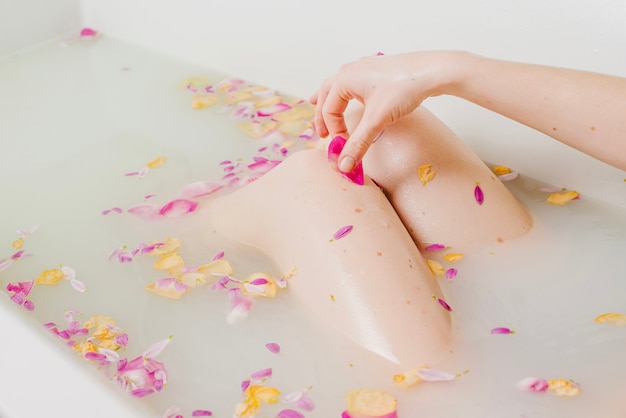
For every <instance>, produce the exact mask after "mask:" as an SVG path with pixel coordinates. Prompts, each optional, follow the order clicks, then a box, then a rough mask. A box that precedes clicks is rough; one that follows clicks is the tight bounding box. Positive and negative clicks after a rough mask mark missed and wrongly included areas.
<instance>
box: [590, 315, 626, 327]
mask: <svg viewBox="0 0 626 418" xmlns="http://www.w3.org/2000/svg"><path fill="white" fill-rule="evenodd" d="M594 321H595V322H608V323H610V324H614V325H626V315H624V314H621V313H615V312H609V313H605V314H602V315H600V316H598V317H596V319H594Z"/></svg>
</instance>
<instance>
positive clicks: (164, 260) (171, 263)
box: [153, 253, 185, 276]
mask: <svg viewBox="0 0 626 418" xmlns="http://www.w3.org/2000/svg"><path fill="white" fill-rule="evenodd" d="M153 265H154V268H155V269H157V270H167V272H168V273H169V274H170V275H172V276H177V275H178V274H179V273H180V271H181V270H182V268H183V267H184V266H185V262H184V260H183V258H182V257H181V256H180V255H178V253H171V254H165V255H162V256H161V258H159V259H158V260H157V261H155V262H154V264H153Z"/></svg>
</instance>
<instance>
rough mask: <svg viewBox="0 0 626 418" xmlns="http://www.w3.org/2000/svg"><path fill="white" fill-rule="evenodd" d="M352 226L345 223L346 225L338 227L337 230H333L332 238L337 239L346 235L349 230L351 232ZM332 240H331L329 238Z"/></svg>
mask: <svg viewBox="0 0 626 418" xmlns="http://www.w3.org/2000/svg"><path fill="white" fill-rule="evenodd" d="M353 228H354V227H353V226H352V225H346V226H342V227H341V228H339V229H338V230H337V232H335V233H334V234H333V240H338V239H341V238H343V237H345V236H346V235H348V234H349V233H350V232H352V229H353ZM331 241H332V240H331Z"/></svg>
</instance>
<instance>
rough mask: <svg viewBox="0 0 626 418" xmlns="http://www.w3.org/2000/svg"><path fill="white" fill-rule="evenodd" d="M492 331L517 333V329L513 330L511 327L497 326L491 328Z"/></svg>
mask: <svg viewBox="0 0 626 418" xmlns="http://www.w3.org/2000/svg"><path fill="white" fill-rule="evenodd" d="M491 333H492V334H515V331H513V330H512V329H510V328H505V327H496V328H493V329H492V330H491Z"/></svg>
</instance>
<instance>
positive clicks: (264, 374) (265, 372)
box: [250, 368, 272, 380]
mask: <svg viewBox="0 0 626 418" xmlns="http://www.w3.org/2000/svg"><path fill="white" fill-rule="evenodd" d="M270 377H272V369H271V368H268V369H262V370H259V371H257V372H254V373H252V374H251V375H250V378H251V379H252V380H262V379H268V378H270Z"/></svg>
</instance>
